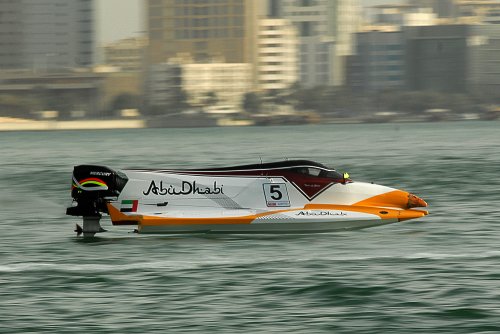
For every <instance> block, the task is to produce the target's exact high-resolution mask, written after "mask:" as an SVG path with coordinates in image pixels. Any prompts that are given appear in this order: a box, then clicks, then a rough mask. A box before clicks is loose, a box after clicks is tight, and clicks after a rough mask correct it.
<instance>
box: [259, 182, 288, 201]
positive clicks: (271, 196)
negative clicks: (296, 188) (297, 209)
mask: <svg viewBox="0 0 500 334" xmlns="http://www.w3.org/2000/svg"><path fill="white" fill-rule="evenodd" d="M263 186H264V196H265V197H266V203H267V206H269V207H283V206H287V207H288V206H290V200H289V199H288V192H287V190H286V184H285V183H264V184H263Z"/></svg>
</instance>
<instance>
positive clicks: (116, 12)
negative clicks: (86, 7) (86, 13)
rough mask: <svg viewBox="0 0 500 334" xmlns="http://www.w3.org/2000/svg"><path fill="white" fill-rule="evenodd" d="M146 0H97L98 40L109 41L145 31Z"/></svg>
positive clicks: (99, 41) (101, 41) (100, 41)
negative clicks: (144, 5) (144, 7)
mask: <svg viewBox="0 0 500 334" xmlns="http://www.w3.org/2000/svg"><path fill="white" fill-rule="evenodd" d="M145 2H146V0H95V4H96V13H97V14H96V20H97V27H98V28H97V41H98V43H108V42H112V41H115V40H118V39H121V38H125V37H130V36H132V35H134V34H137V33H138V32H140V31H144V30H145V29H144V27H143V22H144V13H143V8H142V7H143V4H144V3H145Z"/></svg>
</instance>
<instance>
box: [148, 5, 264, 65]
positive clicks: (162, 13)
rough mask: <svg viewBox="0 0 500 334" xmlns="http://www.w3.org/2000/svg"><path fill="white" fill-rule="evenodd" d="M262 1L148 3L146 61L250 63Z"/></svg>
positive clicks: (252, 58)
mask: <svg viewBox="0 0 500 334" xmlns="http://www.w3.org/2000/svg"><path fill="white" fill-rule="evenodd" d="M265 4H266V3H265V1H263V0H205V1H176V0H149V1H148V13H149V14H148V26H149V29H148V30H149V40H150V49H149V61H150V63H151V64H157V63H162V62H165V61H167V60H168V59H170V58H174V57H179V56H189V57H190V58H191V59H193V60H194V62H198V63H202V62H208V61H212V60H213V59H219V60H221V61H222V62H227V63H253V62H254V60H255V45H256V35H257V29H258V18H259V16H260V15H262V14H263V13H264V12H265V10H266V6H265Z"/></svg>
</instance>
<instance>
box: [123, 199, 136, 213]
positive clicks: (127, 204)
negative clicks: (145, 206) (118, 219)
mask: <svg viewBox="0 0 500 334" xmlns="http://www.w3.org/2000/svg"><path fill="white" fill-rule="evenodd" d="M138 205H139V201H138V200H123V201H122V204H121V206H120V212H137V206H138Z"/></svg>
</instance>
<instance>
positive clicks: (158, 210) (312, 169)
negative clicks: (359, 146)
mask: <svg viewBox="0 0 500 334" xmlns="http://www.w3.org/2000/svg"><path fill="white" fill-rule="evenodd" d="M71 195H72V197H73V205H72V206H71V207H69V208H68V209H67V212H66V213H67V214H68V215H72V216H82V217H83V228H82V227H79V226H78V225H77V232H78V233H79V234H80V233H83V235H84V236H90V237H92V236H94V235H95V233H99V232H103V231H104V229H103V228H102V227H101V225H100V219H101V217H102V214H103V213H105V214H108V215H109V216H110V217H111V221H112V223H113V225H136V226H137V228H136V231H137V232H138V233H193V232H205V233H208V232H228V233H245V232H249V233H292V232H296V233H303V232H327V231H336V230H348V229H360V228H366V227H372V226H379V225H384V224H389V223H394V222H400V221H404V220H408V219H414V218H420V217H423V216H425V215H427V211H424V210H419V209H415V208H418V207H426V206H427V203H426V202H425V201H424V200H422V199H421V198H419V197H417V196H416V195H413V194H411V193H408V192H406V191H403V190H398V189H394V188H389V187H386V186H381V185H377V184H373V183H365V182H357V181H353V180H352V179H351V178H349V175H348V174H347V173H344V174H342V173H339V172H337V171H336V170H335V169H331V168H328V167H326V166H324V165H322V164H320V163H317V162H313V161H308V160H287V161H280V162H273V163H260V164H252V165H243V166H235V167H224V168H211V169H197V170H178V169H161V170H156V169H126V170H113V169H111V168H108V167H104V166H94V165H81V166H75V167H74V170H73V183H72V190H71Z"/></svg>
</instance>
